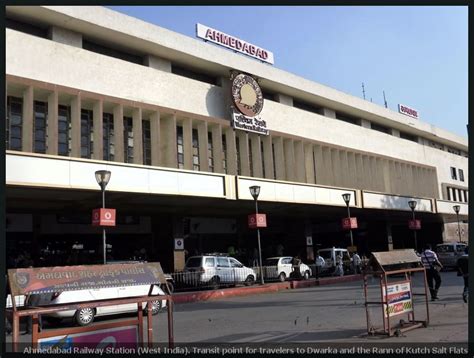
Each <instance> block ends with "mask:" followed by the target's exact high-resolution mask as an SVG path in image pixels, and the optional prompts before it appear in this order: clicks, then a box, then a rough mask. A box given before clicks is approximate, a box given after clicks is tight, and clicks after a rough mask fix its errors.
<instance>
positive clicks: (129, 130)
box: [123, 117, 133, 163]
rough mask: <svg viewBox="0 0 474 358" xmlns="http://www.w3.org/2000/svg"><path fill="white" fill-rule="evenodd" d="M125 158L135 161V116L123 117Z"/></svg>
mask: <svg viewBox="0 0 474 358" xmlns="http://www.w3.org/2000/svg"><path fill="white" fill-rule="evenodd" d="M123 150H124V153H123V160H124V162H125V163H133V118H132V117H123Z"/></svg>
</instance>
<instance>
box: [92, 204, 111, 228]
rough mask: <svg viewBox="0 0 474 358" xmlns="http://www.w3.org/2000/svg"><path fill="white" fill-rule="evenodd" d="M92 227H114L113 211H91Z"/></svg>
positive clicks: (101, 209)
mask: <svg viewBox="0 0 474 358" xmlns="http://www.w3.org/2000/svg"><path fill="white" fill-rule="evenodd" d="M92 226H115V209H103V208H100V209H94V210H92Z"/></svg>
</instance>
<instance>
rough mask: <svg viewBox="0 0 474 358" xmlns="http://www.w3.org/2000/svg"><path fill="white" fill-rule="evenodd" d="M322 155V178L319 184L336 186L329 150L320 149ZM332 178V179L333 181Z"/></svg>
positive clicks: (327, 148)
mask: <svg viewBox="0 0 474 358" xmlns="http://www.w3.org/2000/svg"><path fill="white" fill-rule="evenodd" d="M322 155H323V171H322V173H323V175H322V176H321V177H322V178H323V180H322V182H321V183H320V184H325V185H329V184H330V183H334V184H333V185H337V184H336V178H335V176H334V171H333V169H332V157H331V148H329V147H322ZM333 178H334V179H333Z"/></svg>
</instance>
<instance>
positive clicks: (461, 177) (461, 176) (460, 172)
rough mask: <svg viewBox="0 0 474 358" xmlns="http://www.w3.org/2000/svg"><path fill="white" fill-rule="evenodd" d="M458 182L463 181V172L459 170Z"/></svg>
mask: <svg viewBox="0 0 474 358" xmlns="http://www.w3.org/2000/svg"><path fill="white" fill-rule="evenodd" d="M459 180H460V181H464V171H463V170H462V169H459Z"/></svg>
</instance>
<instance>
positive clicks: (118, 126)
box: [113, 104, 125, 163]
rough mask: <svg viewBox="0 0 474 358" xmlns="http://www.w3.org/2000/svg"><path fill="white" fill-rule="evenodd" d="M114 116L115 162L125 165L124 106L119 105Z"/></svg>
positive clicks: (115, 107) (114, 111) (114, 110)
mask: <svg viewBox="0 0 474 358" xmlns="http://www.w3.org/2000/svg"><path fill="white" fill-rule="evenodd" d="M113 115H114V139H115V143H114V146H115V155H114V161H116V162H119V163H123V162H124V161H125V148H124V138H123V131H124V126H123V105H121V104H117V105H116V106H114V109H113Z"/></svg>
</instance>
